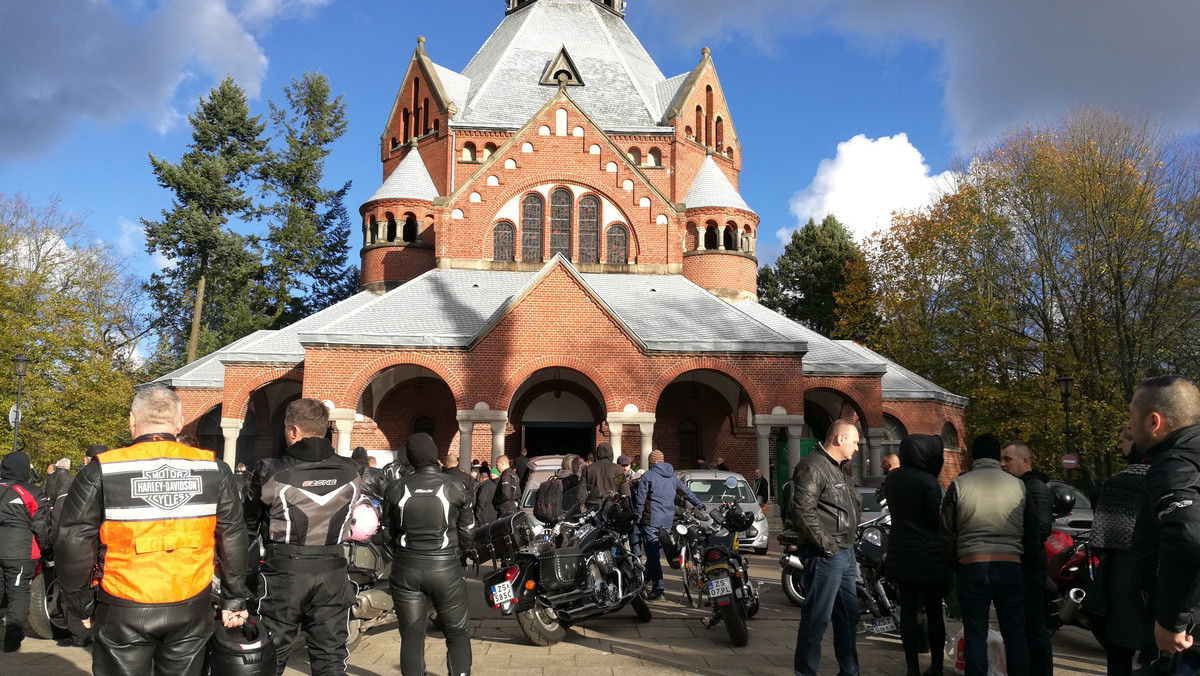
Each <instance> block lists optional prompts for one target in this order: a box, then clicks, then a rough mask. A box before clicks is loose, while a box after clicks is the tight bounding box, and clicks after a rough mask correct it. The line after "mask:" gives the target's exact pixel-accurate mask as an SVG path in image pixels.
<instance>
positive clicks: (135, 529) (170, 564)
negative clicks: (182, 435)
mask: <svg viewBox="0 0 1200 676" xmlns="http://www.w3.org/2000/svg"><path fill="white" fill-rule="evenodd" d="M96 460H97V461H99V463H100V475H101V483H102V486H103V494H104V524H103V525H102V526H101V527H100V542H101V543H102V544H103V545H104V546H105V550H104V562H103V564H102V565H103V567H102V569H101V571H102V572H101V577H100V588H101V589H103V590H104V591H105V592H106V593H108V594H110V595H112V596H115V597H117V598H121V599H126V600H129V601H133V602H136V603H174V602H176V601H183V600H186V599H189V598H192V597H193V596H196V595H197V594H199V593H200V592H202V591H204V590H205V589H206V588H207V587H208V586H209V584H211V582H212V575H213V539H214V538H213V531H214V530H215V528H216V524H217V516H216V514H217V502H218V500H219V497H220V496H219V492H220V488H221V471H220V467H219V466H218V465H217V462H216V461H215V460H213V455H212V453H210V452H208V451H204V450H200V449H198V448H191V447H189V446H184V445H183V444H178V443H175V442H174V441H157V440H156V441H149V442H145V443H139V444H134V445H133V446H129V447H127V448H119V449H115V450H112V451H108V452H107V453H102V454H100V455H99V456H97V457H96Z"/></svg>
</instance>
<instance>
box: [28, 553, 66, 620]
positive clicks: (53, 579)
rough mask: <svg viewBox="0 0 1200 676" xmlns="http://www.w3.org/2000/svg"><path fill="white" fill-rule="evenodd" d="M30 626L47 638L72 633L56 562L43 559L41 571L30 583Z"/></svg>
mask: <svg viewBox="0 0 1200 676" xmlns="http://www.w3.org/2000/svg"><path fill="white" fill-rule="evenodd" d="M29 628H30V629H31V630H32V631H33V633H34V634H36V635H38V636H40V637H42V638H45V639H50V640H53V639H57V638H64V637H66V636H69V635H70V632H69V631H68V628H67V612H66V604H65V602H64V599H63V595H62V590H61V589H60V588H59V584H58V577H57V575H56V574H55V569H54V562H53V561H50V560H47V559H43V560H42V562H41V566H40V573H39V574H38V575H37V576H36V577H34V578H33V582H31V583H30V585H29Z"/></svg>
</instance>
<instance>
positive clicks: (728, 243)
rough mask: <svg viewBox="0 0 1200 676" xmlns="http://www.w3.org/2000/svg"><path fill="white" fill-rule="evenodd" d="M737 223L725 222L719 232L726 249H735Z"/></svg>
mask: <svg viewBox="0 0 1200 676" xmlns="http://www.w3.org/2000/svg"><path fill="white" fill-rule="evenodd" d="M737 231H738V227H737V223H727V224H726V225H725V231H724V232H723V233H722V234H721V239H723V240H724V241H725V250H726V251H737V248H738V247H737Z"/></svg>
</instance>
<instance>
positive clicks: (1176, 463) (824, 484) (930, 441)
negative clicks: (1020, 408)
mask: <svg viewBox="0 0 1200 676" xmlns="http://www.w3.org/2000/svg"><path fill="white" fill-rule="evenodd" d="M1119 438H1120V444H1119V449H1120V451H1121V453H1122V455H1123V456H1124V457H1125V459H1126V461H1127V466H1126V467H1125V469H1123V470H1121V471H1120V472H1119V473H1118V474H1116V475H1115V476H1114V477H1112V478H1110V479H1108V480H1107V481H1105V482H1104V483H1103V484H1101V485H1100V487H1099V489H1098V491H1097V495H1096V499H1095V502H1094V511H1095V517H1094V518H1095V521H1094V524H1093V529H1092V533H1091V536H1090V537H1091V540H1090V546H1091V548H1092V551H1093V552H1094V553H1096V554H1097V555H1098V557H1099V564H1098V566H1097V567H1096V571H1095V578H1094V580H1093V582H1092V584H1091V588H1090V590H1089V593H1088V595H1087V597H1086V599H1085V603H1084V608H1083V609H1084V611H1085V612H1086V613H1087V615H1088V618H1089V620H1090V626H1091V627H1092V628H1093V633H1094V634H1095V636H1096V638H1097V639H1098V640H1099V641H1100V643H1101V645H1102V646H1103V648H1104V650H1105V654H1106V659H1107V670H1108V672H1107V673H1109V674H1116V675H1123V674H1133V673H1141V674H1144V675H1147V676H1149V675H1157V674H1181V675H1193V674H1197V673H1200V646H1195V645H1194V644H1193V640H1192V632H1193V629H1194V626H1195V622H1196V619H1195V618H1196V616H1197V615H1198V614H1200V511H1198V510H1200V390H1197V388H1196V386H1195V385H1194V384H1193V383H1191V382H1190V381H1188V380H1186V379H1184V378H1180V377H1177V376H1160V377H1154V378H1149V379H1147V380H1145V381H1143V382H1142V383H1141V384H1140V385H1139V387H1138V388H1137V390H1136V392H1135V394H1134V396H1133V400H1132V401H1131V402H1130V404H1129V420H1128V422H1127V423H1126V425H1125V426H1124V427H1122V429H1121V430H1120V432H1119ZM858 441H859V439H858V431H857V429H856V428H855V426H854V425H853V424H851V423H849V422H845V421H836V422H834V423H833V425H831V426H830V429H829V433H828V435H827V437H826V439H825V441H824V443H823V444H819V445H818V447H817V449H816V450H815V451H814V452H813V453H810V454H809V455H808V456H807V457H805V458H804V459H803V460H802V461H801V462H800V463H799V464H798V465H797V467H796V469H795V472H794V474H793V476H792V489H791V490H792V496H791V499H790V501H789V504H788V508H789V510H790V514H789V519H790V522H791V523H792V524H793V525H794V527H795V528H797V530H798V531H799V532H800V533H801V535H802V537H803V539H804V541H805V543H806V545H807V548H808V554H809V555H810V558H809V561H810V562H811V563H810V565H809V566H808V568H807V570H806V578H805V581H806V587H807V589H808V590H809V596H808V600H807V602H806V605H805V607H804V609H803V611H802V614H801V620H800V626H799V629H798V632H797V639H796V652H795V665H794V666H795V673H796V674H797V676H800V675H802V674H803V675H807V674H816V673H817V671H818V668H819V664H820V656H821V640H822V637H823V636H824V634H825V631H826V629H827V627H828V625H829V624H830V623H831V622H832V624H833V632H834V636H833V645H834V653H835V656H836V660H837V664H838V673H839V674H841V675H842V676H848V675H850V674H857V673H859V668H858V654H857V647H856V642H855V637H856V627H855V623H856V621H857V619H858V617H859V607H858V598H857V595H856V593H855V580H856V573H855V563H854V554H853V547H854V541H855V530H856V526H857V525H858V523H859V518H860V514H861V509H862V507H861V503H860V501H859V496H858V493H857V491H856V490H855V489H854V488H853V486H852V484H851V482H850V481H848V480H847V477H846V475H845V474H844V472H843V471H842V470H841V465H842V463H844V462H845V461H847V460H849V459H850V458H851V457H852V456H853V454H854V453H855V451H856V450H857V448H858ZM942 458H943V449H942V442H941V439H940V438H939V437H937V436H931V435H920V434H913V435H909V436H907V437H905V438H904V439H903V440H902V441H901V443H900V449H899V454H898V458H897V461H898V462H897V463H895V467H894V468H889V471H888V473H887V474H886V477H885V479H884V482H883V486H882V488H881V491H880V495H881V497H883V498H885V499H886V501H887V506H888V509H889V511H890V514H891V520H892V522H891V523H892V525H891V534H890V537H889V540H888V548H887V563H886V573H887V575H888V578H889V579H890V580H891V581H892V582H894V583H895V584H896V586H897V590H898V594H899V605H900V634H901V639H902V644H903V647H904V653H905V661H906V665H907V673H908V674H909V675H910V676H915V675H919V674H924V675H926V676H929V675H931V674H941V673H943V664H942V651H940V650H939V649H938V646H940V645H942V644H943V643H944V641H945V637H946V630H945V624H944V620H943V612H942V604H943V600H944V599H945V598H946V596H947V593H948V592H950V591H951V587H952V588H953V589H952V590H953V592H954V595H955V598H956V599H957V605H958V608H959V610H960V612H961V616H962V623H963V638H964V644H965V650H964V658H965V660H964V661H965V671H966V673H967V674H968V675H971V676H983V675H984V674H987V673H988V669H989V659H988V646H987V643H988V630H989V618H990V613H991V611H992V610H993V609H994V610H995V614H996V619H997V621H998V624H999V629H1000V634H1001V636H1002V637H1003V643H1004V653H1005V662H1006V667H1007V670H1008V673H1010V674H1036V675H1042V674H1052V673H1053V668H1054V666H1053V653H1052V648H1051V644H1050V632H1049V629H1048V627H1047V623H1046V613H1047V608H1046V596H1045V589H1046V583H1047V578H1048V571H1047V560H1046V554H1045V548H1044V544H1045V542H1046V539H1047V537H1049V536H1050V534H1051V530H1052V527H1053V519H1054V514H1055V504H1056V503H1063V502H1065V503H1067V504H1068V506H1069V505H1070V504H1073V501H1074V494H1073V493H1072V492H1071V489H1070V488H1069V487H1067V486H1065V485H1064V484H1059V483H1055V484H1053V487H1051V485H1048V477H1047V476H1046V475H1045V474H1043V473H1041V472H1038V471H1037V470H1035V469H1033V467H1032V451H1031V449H1030V448H1029V446H1028V445H1027V444H1025V443H1023V442H1021V441H1009V442H1007V443H1001V442H1000V441H999V439H997V438H996V437H995V436H994V435H992V434H988V433H984V434H980V435H978V436H977V437H976V438H975V439H974V441H973V442H972V445H971V459H972V467H971V470H970V471H968V472H965V473H963V474H961V475H960V476H958V477H956V478H954V479H953V480H952V481H951V482H950V484H949V486H948V487H947V488H946V489H945V490H943V486H942V484H941V483H940V482H939V477H940V475H941V472H942ZM922 612H923V614H924V616H925V619H926V626H925V627H924V628H922V627H921V625H920V623H919V622H918V619H917V618H918V614H919V613H922ZM925 640H927V641H928V644H929V645H930V646H932V647H933V649H932V651H931V656H932V659H931V664H930V665H929V667H928V668H927V669H926V670H925V671H923V672H922V671H921V669H920V664H919V654H920V649H919V646H920V644H921V643H922V642H924V641H925ZM1135 663H1136V668H1137V671H1136V672H1135Z"/></svg>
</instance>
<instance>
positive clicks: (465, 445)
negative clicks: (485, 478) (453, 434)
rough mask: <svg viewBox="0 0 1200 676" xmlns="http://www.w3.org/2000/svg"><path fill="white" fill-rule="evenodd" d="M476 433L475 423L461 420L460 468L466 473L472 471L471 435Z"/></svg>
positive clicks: (459, 427)
mask: <svg viewBox="0 0 1200 676" xmlns="http://www.w3.org/2000/svg"><path fill="white" fill-rule="evenodd" d="M474 431H475V422H474V421H471V420H460V421H459V423H458V468H459V469H461V470H463V471H464V472H468V471H470V469H471V435H472V433H474Z"/></svg>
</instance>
